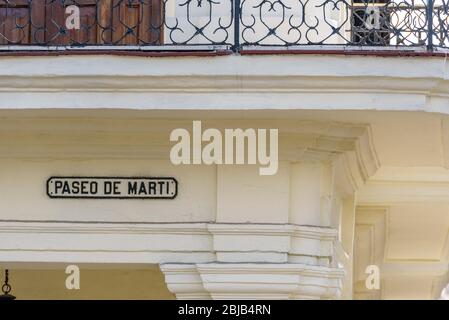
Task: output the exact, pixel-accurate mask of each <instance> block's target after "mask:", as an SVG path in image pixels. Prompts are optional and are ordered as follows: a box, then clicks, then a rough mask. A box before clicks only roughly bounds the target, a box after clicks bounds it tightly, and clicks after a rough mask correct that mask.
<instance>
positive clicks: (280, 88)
mask: <svg viewBox="0 0 449 320" xmlns="http://www.w3.org/2000/svg"><path fill="white" fill-rule="evenodd" d="M0 70H1V71H0V98H1V99H0V108H5V109H21V108H91V109H95V108H123V109H164V110H171V109H173V110H177V109H192V110H202V109H203V110H210V109H214V110H217V109H223V110H238V109H359V110H372V109H376V110H415V111H416V110H421V111H435V112H442V113H447V112H448V111H447V108H445V103H446V105H447V102H448V99H449V76H448V75H449V71H448V70H449V67H448V62H447V61H446V59H444V58H443V57H433V58H429V57H408V58H404V57H402V58H395V57H359V56H350V57H348V56H330V55H292V56H288V55H287V56H286V55H267V56H238V55H229V56H217V57H166V58H162V57H160V58H144V57H124V56H102V55H91V56H89V55H87V56H61V57H3V58H2V59H0ZM217 96H220V98H219V99H217Z"/></svg>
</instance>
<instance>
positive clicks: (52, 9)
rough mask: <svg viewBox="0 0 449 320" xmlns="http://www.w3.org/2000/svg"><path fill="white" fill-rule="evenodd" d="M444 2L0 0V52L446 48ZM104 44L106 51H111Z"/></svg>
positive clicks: (447, 1)
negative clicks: (41, 49)
mask: <svg viewBox="0 0 449 320" xmlns="http://www.w3.org/2000/svg"><path fill="white" fill-rule="evenodd" d="M448 28H449V0H0V50H1V49H3V50H8V49H10V48H12V47H14V48H17V47H27V48H30V46H44V47H60V46H71V47H83V48H89V47H96V48H99V47H100V48H101V47H103V48H105V47H107V48H111V46H112V47H113V48H116V47H123V46H125V47H126V48H136V47H138V48H146V49H148V50H153V49H154V50H158V49H164V48H168V47H171V48H176V49H179V50H182V49H183V48H186V46H189V48H190V49H191V48H192V46H194V47H195V48H210V47H216V46H227V47H230V48H233V49H234V50H239V49H240V48H242V47H248V46H261V47H263V46H284V47H296V46H297V47H301V46H310V45H320V46H327V45H344V46H381V47H397V48H405V47H412V48H413V47H423V48H424V47H425V48H427V50H435V49H437V48H449V37H448ZM113 48H112V49H113Z"/></svg>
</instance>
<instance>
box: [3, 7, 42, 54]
mask: <svg viewBox="0 0 449 320" xmlns="http://www.w3.org/2000/svg"><path fill="white" fill-rule="evenodd" d="M44 41H45V0H33V1H31V3H30V2H29V1H27V0H10V1H6V0H0V44H12V45H14V44H39V43H41V44H42V43H43V42H44Z"/></svg>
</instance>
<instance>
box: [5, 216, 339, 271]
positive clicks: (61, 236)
mask: <svg viewBox="0 0 449 320" xmlns="http://www.w3.org/2000/svg"><path fill="white" fill-rule="evenodd" d="M336 234H337V232H336V231H335V230H332V229H329V228H321V227H313V226H297V225H291V224H219V223H205V222H202V223H136V224H132V223H106V222H102V223H75V222H72V223H70V222H30V221H28V222H20V221H0V261H2V262H4V263H18V262H20V263H23V262H42V263H58V262H70V261H73V262H77V263H100V262H108V263H140V264H141V263H162V262H170V261H171V262H179V261H184V262H212V261H217V260H219V261H223V259H224V260H225V261H231V262H242V261H248V262H252V261H258V262H286V261H287V260H288V254H289V253H291V254H292V255H295V254H297V252H298V250H301V251H304V252H310V254H315V255H317V256H318V258H319V257H321V256H325V255H329V254H331V253H330V252H329V250H328V249H327V248H328V247H329V245H332V243H333V241H335V240H336ZM229 237H231V238H229ZM311 239H312V240H311ZM310 241H313V242H310ZM322 242H323V244H321V243H322ZM236 243H237V244H238V245H237V246H235V244H236ZM291 243H294V244H295V245H294V246H293V247H291V245H290V244H291ZM325 243H326V244H327V245H324V244H325ZM309 246H310V248H309ZM316 248H322V250H323V252H322V253H321V252H317V251H316ZM217 257H219V259H217Z"/></svg>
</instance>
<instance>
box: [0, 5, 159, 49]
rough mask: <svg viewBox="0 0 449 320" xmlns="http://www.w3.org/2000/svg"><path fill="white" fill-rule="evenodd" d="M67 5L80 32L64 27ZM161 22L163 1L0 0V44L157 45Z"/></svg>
mask: <svg viewBox="0 0 449 320" xmlns="http://www.w3.org/2000/svg"><path fill="white" fill-rule="evenodd" d="M70 5H76V6H78V7H79V9H80V20H81V21H80V22H81V23H80V29H79V30H67V28H66V19H67V17H68V14H66V12H65V10H66V8H67V7H68V6H70ZM162 21H163V18H162V0H145V1H143V0H76V1H74V0H72V1H70V0H68V1H67V0H66V1H60V0H52V1H49V0H33V1H31V4H30V2H29V1H28V0H9V1H6V0H0V44H47V45H103V44H106V45H111V44H117V45H144V44H150V45H151V44H153V45H157V44H160V43H162V34H163V26H161V24H162Z"/></svg>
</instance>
